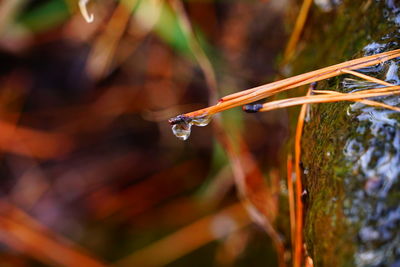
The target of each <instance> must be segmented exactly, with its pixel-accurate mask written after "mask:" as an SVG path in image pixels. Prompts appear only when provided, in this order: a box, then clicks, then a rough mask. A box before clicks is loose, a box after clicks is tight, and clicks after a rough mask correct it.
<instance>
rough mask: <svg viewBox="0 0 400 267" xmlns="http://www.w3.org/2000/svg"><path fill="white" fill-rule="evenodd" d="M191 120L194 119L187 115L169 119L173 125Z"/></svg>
mask: <svg viewBox="0 0 400 267" xmlns="http://www.w3.org/2000/svg"><path fill="white" fill-rule="evenodd" d="M191 121H192V119H191V118H189V117H187V116H185V115H178V116H176V117H173V118H171V119H169V120H168V122H169V124H171V125H175V124H179V123H189V122H191Z"/></svg>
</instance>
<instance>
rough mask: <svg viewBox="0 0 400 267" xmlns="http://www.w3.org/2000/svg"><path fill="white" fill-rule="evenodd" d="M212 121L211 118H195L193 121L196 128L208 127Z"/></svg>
mask: <svg viewBox="0 0 400 267" xmlns="http://www.w3.org/2000/svg"><path fill="white" fill-rule="evenodd" d="M210 121H211V116H201V117H194V118H193V119H192V124H193V125H196V126H201V127H203V126H207V125H208V124H209V123H210Z"/></svg>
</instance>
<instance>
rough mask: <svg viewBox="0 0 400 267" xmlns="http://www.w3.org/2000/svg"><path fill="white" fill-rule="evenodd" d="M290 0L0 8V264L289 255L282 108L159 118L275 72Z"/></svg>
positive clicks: (289, 23)
mask: <svg viewBox="0 0 400 267" xmlns="http://www.w3.org/2000/svg"><path fill="white" fill-rule="evenodd" d="M81 2H84V1H81ZM299 2H300V1H289V0H270V1H258V0H257V1H256V0H247V1H245V0H221V1H213V0H207V1H206V0H203V1H202V0H190V1H189V0H188V1H180V0H171V1H164V0H120V1H116V0H101V1H100V0H98V1H94V0H92V1H90V2H89V3H88V4H87V11H88V13H89V15H90V14H93V15H94V21H93V22H92V23H88V22H86V21H85V19H84V17H83V15H82V13H81V10H80V9H79V3H78V0H4V1H1V2H0V62H1V63H0V88H1V89H0V115H1V120H0V149H1V155H0V157H1V158H0V177H1V178H0V194H1V199H0V265H1V266H103V265H111V264H113V265H115V266H165V265H168V266H276V265H277V264H278V258H279V257H280V256H282V257H285V258H286V260H290V253H288V252H287V251H290V249H288V248H290V242H291V241H290V233H289V232H288V229H289V227H288V225H289V219H288V218H289V214H288V208H287V202H286V195H285V194H286V187H285V181H286V173H285V171H286V169H285V168H282V166H286V155H287V154H286V151H287V147H288V142H289V141H288V140H289V135H290V130H289V124H290V123H289V116H288V114H287V111H285V110H278V111H273V112H269V113H265V114H244V113H243V112H242V111H241V110H240V108H236V109H234V110H231V111H227V112H224V114H222V115H220V116H217V118H214V119H213V123H211V124H210V125H209V126H207V127H201V128H200V127H194V129H192V134H191V136H190V138H189V140H187V141H182V140H178V139H177V138H176V137H175V136H174V135H173V134H172V131H171V126H170V125H169V124H168V119H169V118H171V117H174V116H176V115H178V114H182V113H185V112H189V111H193V110H195V109H199V108H203V107H206V106H207V105H209V104H214V103H215V101H216V100H217V99H218V97H221V96H223V95H226V94H229V93H233V92H236V91H240V90H244V89H247V88H251V87H253V86H257V85H261V84H264V83H267V82H270V81H273V80H275V79H277V78H278V77H282V75H284V74H285V72H286V73H288V72H289V71H290V70H288V69H287V68H283V67H282V65H281V64H280V62H281V61H282V57H283V56H282V55H283V50H284V48H285V46H286V43H287V39H288V36H289V33H290V32H291V29H292V28H293V24H294V21H295V19H296V16H297V13H298V10H299V6H300V4H301V3H299ZM319 2H321V1H319ZM243 181H245V182H243ZM265 185H268V186H265ZM264 186H265V188H266V189H265V190H264V191H263V193H262V194H261V195H258V194H257V190H258V189H260V190H261V189H262V188H264ZM249 192H250V193H249ZM253 193H254V194H253ZM246 205H247V211H246V209H245V208H246ZM249 207H250V208H249ZM249 210H250V211H251V212H250V215H249V213H248V211H249ZM260 217H262V218H261V219H260ZM260 220H261V221H262V220H267V221H269V222H270V225H273V227H272V228H273V229H272V230H271V229H268V227H267V228H265V227H263V226H262V224H263V223H262V222H261V223H260ZM274 233H275V234H276V233H279V235H280V236H281V238H282V240H283V246H284V247H285V248H287V251H286V252H285V253H282V251H281V254H282V255H280V256H279V253H277V245H276V242H274ZM271 235H272V238H271V237H270V236H271ZM275 241H276V236H275Z"/></svg>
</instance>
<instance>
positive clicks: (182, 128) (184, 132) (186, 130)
mask: <svg viewBox="0 0 400 267" xmlns="http://www.w3.org/2000/svg"><path fill="white" fill-rule="evenodd" d="M191 128H192V124H191V123H186V122H181V123H177V124H174V125H173V126H172V132H173V133H174V135H175V136H176V137H177V138H178V139H180V140H184V141H185V140H187V139H188V138H189V136H190V130H191Z"/></svg>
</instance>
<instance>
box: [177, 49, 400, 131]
mask: <svg viewBox="0 0 400 267" xmlns="http://www.w3.org/2000/svg"><path fill="white" fill-rule="evenodd" d="M397 57H400V49H397V50H393V51H388V52H384V53H380V54H376V55H372V56H367V57H363V58H358V59H354V60H350V61H346V62H344V63H340V64H337V65H333V66H329V67H326V68H322V69H319V70H315V71H311V72H308V73H304V74H300V75H297V76H293V77H290V78H287V79H284V80H280V81H276V82H273V83H269V84H265V85H261V86H258V87H255V88H252V89H248V90H245V91H242V92H238V93H235V94H231V95H228V96H226V97H224V98H222V99H221V100H220V101H219V103H218V104H216V105H214V106H210V107H207V108H204V109H200V110H197V111H193V112H189V113H186V114H183V116H184V117H187V118H193V117H198V116H207V115H213V114H215V113H218V112H221V111H224V110H227V109H230V108H233V107H237V106H241V105H245V104H248V103H251V102H254V101H257V100H260V99H263V98H266V97H269V96H271V95H274V94H276V93H279V92H282V91H285V90H289V89H293V88H295V87H299V86H301V85H305V84H310V83H313V82H317V81H321V80H324V79H328V78H332V77H335V76H338V75H340V74H343V73H345V72H344V71H346V70H354V69H360V68H364V67H368V66H372V65H376V64H379V63H382V62H384V61H387V60H390V59H393V58H397ZM170 123H171V124H174V123H175V120H174V119H171V120H170Z"/></svg>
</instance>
